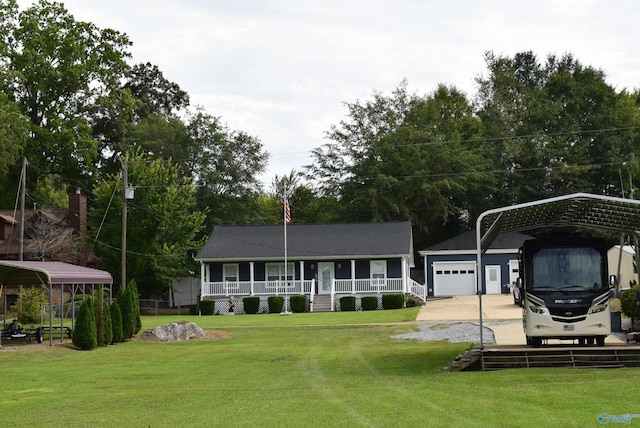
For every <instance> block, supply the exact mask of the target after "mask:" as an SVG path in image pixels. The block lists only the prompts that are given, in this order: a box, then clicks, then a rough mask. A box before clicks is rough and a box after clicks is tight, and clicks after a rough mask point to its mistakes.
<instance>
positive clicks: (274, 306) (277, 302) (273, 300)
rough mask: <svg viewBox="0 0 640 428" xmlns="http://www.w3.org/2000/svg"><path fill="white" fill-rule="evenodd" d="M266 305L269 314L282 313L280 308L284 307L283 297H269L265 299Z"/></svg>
mask: <svg viewBox="0 0 640 428" xmlns="http://www.w3.org/2000/svg"><path fill="white" fill-rule="evenodd" d="M267 304H268V305H269V313H270V314H279V313H280V312H282V306H284V297H282V296H269V297H268V298H267Z"/></svg>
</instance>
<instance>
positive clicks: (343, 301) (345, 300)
mask: <svg viewBox="0 0 640 428" xmlns="http://www.w3.org/2000/svg"><path fill="white" fill-rule="evenodd" d="M340 310H341V311H355V310H356V296H344V297H341V298H340Z"/></svg>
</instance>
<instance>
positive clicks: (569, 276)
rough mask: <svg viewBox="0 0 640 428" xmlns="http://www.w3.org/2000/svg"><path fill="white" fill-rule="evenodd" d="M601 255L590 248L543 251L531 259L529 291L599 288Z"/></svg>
mask: <svg viewBox="0 0 640 428" xmlns="http://www.w3.org/2000/svg"><path fill="white" fill-rule="evenodd" d="M602 263H603V260H602V256H601V255H600V253H598V251H596V250H595V249H593V248H543V249H541V250H539V251H538V252H536V253H535V254H534V256H533V260H532V268H533V269H532V275H533V277H532V278H531V288H532V289H534V290H538V291H547V290H548V291H553V290H562V291H581V290H595V289H599V288H602V287H603V282H602V281H603V280H602Z"/></svg>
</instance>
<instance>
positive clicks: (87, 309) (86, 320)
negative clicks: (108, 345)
mask: <svg viewBox="0 0 640 428" xmlns="http://www.w3.org/2000/svg"><path fill="white" fill-rule="evenodd" d="M71 341H72V343H73V344H74V345H75V346H76V347H77V348H80V349H82V350H84V351H89V350H91V349H93V348H95V347H96V346H98V336H97V331H96V318H95V314H94V312H93V300H92V299H91V298H90V297H88V298H87V299H85V301H84V302H82V305H81V306H80V309H78V316H77V317H76V323H75V326H74V329H73V335H72V336H71Z"/></svg>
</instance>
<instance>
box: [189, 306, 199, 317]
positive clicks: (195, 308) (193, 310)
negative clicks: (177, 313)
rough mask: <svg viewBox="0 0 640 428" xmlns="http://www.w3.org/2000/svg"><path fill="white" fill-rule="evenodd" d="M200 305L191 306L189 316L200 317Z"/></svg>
mask: <svg viewBox="0 0 640 428" xmlns="http://www.w3.org/2000/svg"><path fill="white" fill-rule="evenodd" d="M198 306H199V304H198V305H191V306H189V315H198Z"/></svg>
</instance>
